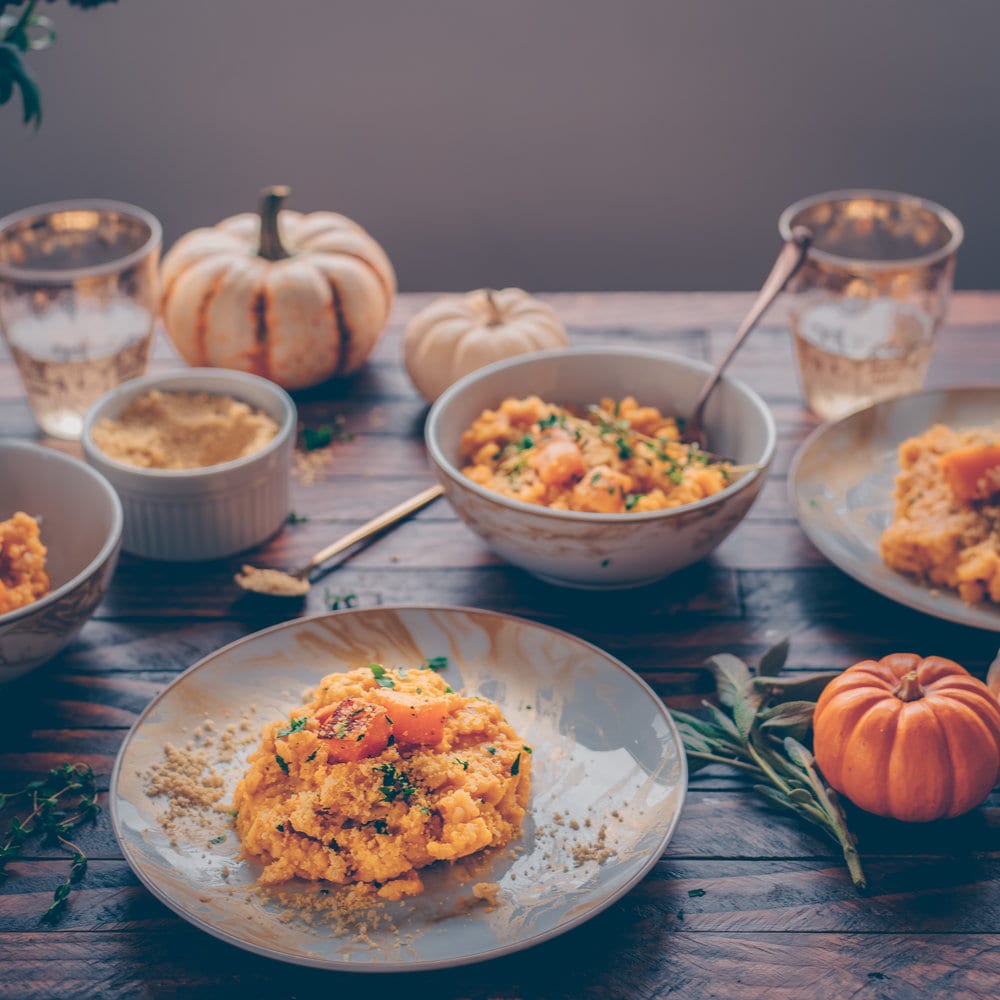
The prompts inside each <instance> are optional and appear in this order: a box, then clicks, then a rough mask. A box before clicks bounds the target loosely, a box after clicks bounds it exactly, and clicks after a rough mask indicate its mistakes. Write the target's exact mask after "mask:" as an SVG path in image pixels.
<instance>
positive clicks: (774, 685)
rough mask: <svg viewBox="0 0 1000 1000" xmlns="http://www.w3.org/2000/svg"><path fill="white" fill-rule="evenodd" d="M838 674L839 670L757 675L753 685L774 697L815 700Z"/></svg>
mask: <svg viewBox="0 0 1000 1000" xmlns="http://www.w3.org/2000/svg"><path fill="white" fill-rule="evenodd" d="M837 676H838V671H822V672H817V673H809V674H786V675H785V676H784V677H755V678H754V679H753V686H754V687H755V688H757V689H758V690H759V691H762V692H764V693H765V694H766V695H769V696H770V697H772V698H777V699H779V700H780V699H781V698H796V699H805V700H812V701H815V700H816V699H817V698H818V697H819V696H820V695H821V694H822V693H823V689H824V688H825V687H826V686H827V684H829V683H830V681H832V680H833V679H834V677H837Z"/></svg>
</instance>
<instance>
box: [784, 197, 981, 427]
mask: <svg viewBox="0 0 1000 1000" xmlns="http://www.w3.org/2000/svg"><path fill="white" fill-rule="evenodd" d="M795 226H806V227H807V228H808V229H809V230H811V232H812V234H813V243H812V246H811V247H810V248H809V252H808V254H807V255H806V260H805V263H804V264H803V265H802V268H801V270H800V271H799V273H798V274H797V275H796V276H795V278H793V279H792V281H791V282H790V283H789V286H788V292H789V293H790V294H788V295H787V299H788V301H789V304H790V315H791V325H792V334H793V340H794V344H795V353H796V358H797V360H798V369H799V378H800V380H801V383H802V392H803V395H804V396H805V400H806V404H807V405H808V406H809V408H810V409H811V410H812V411H813V412H814V413H816V414H817V415H818V416H820V417H822V418H823V419H824V420H830V419H834V418H837V417H840V416H843V415H844V414H845V413H849V412H850V411H852V410H855V409H859V408H861V407H863V406H867V405H868V404H870V403H873V402H875V401H877V400H880V399H886V398H888V397H890V396H897V395H901V394H903V393H906V392H912V391H914V390H916V389H919V388H920V387H921V386H922V385H923V383H924V378H925V377H926V375H927V367H928V365H929V364H930V359H931V351H932V349H933V346H934V337H935V335H936V333H937V330H938V327H939V326H940V325H941V321H942V320H943V319H944V315H945V312H946V311H947V308H948V299H949V297H950V295H951V289H952V282H953V279H954V274H955V257H956V254H957V252H958V248H959V246H960V245H961V243H962V237H963V230H962V224H961V223H960V222H959V221H958V219H957V218H956V217H955V216H954V215H953V214H952V213H951V212H949V211H948V210H947V209H946V208H942V207H941V206H940V205H937V204H935V203H934V202H932V201H927V200H925V199H923V198H916V197H914V196H913V195H907V194H899V193H897V192H895V191H830V192H827V193H826V194H818V195H814V196H813V197H811V198H805V199H803V200H802V201H797V202H795V204H794V205H790V206H789V207H788V208H786V209H785V211H784V212H782V213H781V217H780V219H779V220H778V228H779V230H780V232H781V235H782V236H783V237H784V238H785V239H786V240H788V239H790V238H791V234H792V229H793V227H795Z"/></svg>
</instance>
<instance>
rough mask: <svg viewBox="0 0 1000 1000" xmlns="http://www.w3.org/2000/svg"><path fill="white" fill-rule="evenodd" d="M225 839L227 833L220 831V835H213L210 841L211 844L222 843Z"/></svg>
mask: <svg viewBox="0 0 1000 1000" xmlns="http://www.w3.org/2000/svg"><path fill="white" fill-rule="evenodd" d="M225 839H226V835H225V834H224V833H220V834H219V836H218V837H213V838H212V839H211V840H210V841H209V843H210V844H221V843H222V842H223V841H224V840H225Z"/></svg>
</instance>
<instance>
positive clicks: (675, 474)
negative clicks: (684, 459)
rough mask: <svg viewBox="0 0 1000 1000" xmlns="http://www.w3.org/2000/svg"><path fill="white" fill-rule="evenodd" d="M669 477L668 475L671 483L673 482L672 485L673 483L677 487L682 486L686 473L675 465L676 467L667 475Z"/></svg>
mask: <svg viewBox="0 0 1000 1000" xmlns="http://www.w3.org/2000/svg"><path fill="white" fill-rule="evenodd" d="M667 475H668V476H669V477H670V481H671V482H672V483H673V484H674V485H675V486H680V484H681V483H682V482H683V481H684V472H683V471H682V470H681V467H680V466H679V465H675V466H674V467H673V468H672V469H671V470H670V471H669V472H668V473H667Z"/></svg>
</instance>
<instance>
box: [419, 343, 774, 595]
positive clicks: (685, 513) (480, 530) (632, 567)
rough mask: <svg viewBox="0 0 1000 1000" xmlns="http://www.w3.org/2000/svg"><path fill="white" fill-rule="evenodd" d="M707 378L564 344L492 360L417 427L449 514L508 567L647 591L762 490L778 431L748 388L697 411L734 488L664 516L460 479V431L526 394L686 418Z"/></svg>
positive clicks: (634, 356)
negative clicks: (575, 505)
mask: <svg viewBox="0 0 1000 1000" xmlns="http://www.w3.org/2000/svg"><path fill="white" fill-rule="evenodd" d="M710 370H711V369H710V368H709V366H708V365H706V364H704V363H702V362H699V361H695V360H692V359H690V358H685V357H681V356H678V355H672V354H667V353H663V352H656V351H649V350H641V349H638V350H629V349H624V348H580V347H571V348H567V349H559V350H553V351H540V352H537V353H534V354H528V355H523V356H520V357H516V358H512V359H510V360H507V361H501V362H498V363H496V364H493V365H489V366H487V367H485V368H481V369H479V370H477V371H475V372H472V373H471V374H469V375H466V376H465V377H464V378H462V379H460V380H459V381H458V382H456V383H455V384H454V385H452V386H451V387H450V388H449V389H447V390H446V391H445V392H444V393H443V394H442V395H441V396H440V397H439V398H438V400H437V401H436V402H435V403H434V405H433V406H432V407H431V411H430V413H429V414H428V418H427V423H426V428H425V437H426V442H427V449H428V454H429V455H430V458H431V461H432V463H433V466H434V469H435V472H436V474H437V477H438V479H439V480H440V482H441V484H442V486H443V488H444V490H445V492H446V494H447V496H448V499H449V500H450V502H451V504H452V506H453V507H454V508H455V510H456V511H457V513H458V514H459V516H460V517H461V518H462V520H463V521H464V522H465V523H466V525H468V527H469V528H471V529H472V531H474V532H475V533H476V534H478V535H479V536H480V537H481V538H482V539H483V541H485V542H486V544H487V545H489V546H490V548H492V549H493V550H494V551H495V552H496V553H497V554H498V555H499V556H501V557H502V558H503V559H505V560H506V561H507V562H510V563H512V564H514V565H515V566H519V567H521V568H522V569H524V570H527V571H528V572H529V573H532V574H533V575H534V576H536V577H538V578H540V579H542V580H545V581H547V582H549V583H554V584H558V585H562V586H568V587H578V588H586V589H619V588H627V587H637V586H642V585H645V584H649V583H653V582H655V581H657V580H660V579H662V578H664V577H667V576H669V575H671V574H672V573H675V572H676V571H678V570H680V569H683V568H684V567H686V566H690V565H691V564H693V563H695V562H698V561H699V560H701V559H703V558H705V557H706V556H707V555H708V554H709V553H711V552H712V550H713V549H715V548H716V547H717V546H718V545H719V544H720V543H721V542H722V541H723V540H724V539H725V538H726V537H727V536H728V535H729V534H730V533H731V532H732V531H733V530H734V529H736V528H737V526H738V525H739V524H740V522H741V521H742V520H743V518H744V517H746V515H747V512H748V511H749V510H750V507H751V505H752V504H753V502H754V500H755V499H756V497H757V495H758V494H759V493H760V490H761V487H762V486H763V484H764V481H765V479H766V477H767V474H768V470H769V468H770V465H771V460H772V458H773V455H774V449H775V443H776V440H777V434H776V430H775V424H774V418H773V417H772V415H771V413H770V411H769V409H768V408H767V405H766V404H765V403H764V401H763V400H762V399H761V398H760V397H759V396H758V395H757V393H756V392H754V391H753V390H752V389H751V388H750V387H749V386H747V385H746V384H744V383H743V382H741V381H739V380H738V379H735V378H732V377H729V376H726V377H723V379H722V380H721V381H720V382H719V384H718V386H717V387H716V388H715V391H714V392H713V393H712V396H711V397H710V399H709V402H708V405H707V406H706V408H705V412H704V418H703V423H704V427H705V430H706V434H707V438H708V445H707V448H708V449H709V450H710V451H711V452H712V453H714V454H715V455H716V456H723V457H725V458H726V459H728V460H729V461H730V462H731V464H732V466H733V471H734V474H733V476H732V481H731V482H728V483H727V484H726V485H725V487H724V488H722V489H720V490H718V491H717V492H714V493H712V494H711V495H708V496H704V497H702V498H701V499H696V500H694V501H693V502H689V503H684V504H683V505H680V506H673V507H667V508H663V509H657V510H643V509H641V506H642V505H639V506H638V507H636V508H633V509H632V510H628V511H623V512H598V511H589V510H573V509H555V508H553V507H550V506H544V505H542V504H540V503H538V502H526V501H524V500H521V499H518V498H517V497H516V496H511V495H507V494H506V493H501V492H497V491H495V490H493V489H491V488H489V487H487V486H485V485H481V484H480V483H479V482H475V481H473V479H471V478H470V477H469V476H468V475H467V474H466V473H465V472H464V471H463V469H465V468H467V467H468V465H469V462H470V459H469V458H468V456H467V455H466V454H463V444H462V438H463V434H464V433H465V432H466V431H467V430H468V429H469V428H470V426H471V425H472V424H473V422H474V421H476V420H477V418H479V417H480V415H481V414H482V413H483V411H486V410H492V411H496V410H497V408H498V407H500V405H501V404H502V402H503V401H504V400H505V399H510V398H515V399H524V398H526V397H529V396H538V397H540V398H541V400H543V401H544V402H545V403H547V404H558V405H559V406H560V407H569V408H571V409H573V410H574V411H577V412H581V413H585V412H587V409H588V407H590V406H593V405H595V404H597V403H598V401H600V400H601V399H606V398H611V399H614V400H622V399H623V398H625V397H629V396H630V397H634V399H635V400H637V401H638V403H639V404H641V405H643V406H653V407H657V408H658V409H659V410H660V411H661V413H662V414H663V415H664V416H673V417H680V418H684V417H685V416H686V415H688V414H689V413H690V412H691V409H692V407H693V405H694V402H695V399H696V398H697V395H698V392H699V390H700V389H701V387H702V385H703V383H704V381H705V379H706V378H707V376H708V375H709V373H710ZM680 426H683V423H681V425H680ZM584 475H593V474H592V473H589V472H588V473H585V474H584ZM580 481H581V482H583V480H582V479H581V480H580Z"/></svg>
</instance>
